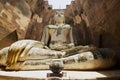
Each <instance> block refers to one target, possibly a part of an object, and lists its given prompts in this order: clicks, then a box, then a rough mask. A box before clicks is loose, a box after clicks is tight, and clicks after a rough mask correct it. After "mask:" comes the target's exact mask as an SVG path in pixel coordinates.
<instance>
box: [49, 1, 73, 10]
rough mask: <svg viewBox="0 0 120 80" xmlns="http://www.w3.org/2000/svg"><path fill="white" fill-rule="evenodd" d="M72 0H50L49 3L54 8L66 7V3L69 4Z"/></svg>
mask: <svg viewBox="0 0 120 80" xmlns="http://www.w3.org/2000/svg"><path fill="white" fill-rule="evenodd" d="M71 1H72V0H48V3H49V5H52V8H53V9H65V8H66V5H69V4H70V3H71Z"/></svg>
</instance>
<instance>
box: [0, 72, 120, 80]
mask: <svg viewBox="0 0 120 80" xmlns="http://www.w3.org/2000/svg"><path fill="white" fill-rule="evenodd" d="M47 73H51V71H50V70H40V71H0V80H47V77H46V76H47ZM62 73H64V75H63V77H62V80H120V70H106V71H62Z"/></svg>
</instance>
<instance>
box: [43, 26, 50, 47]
mask: <svg viewBox="0 0 120 80" xmlns="http://www.w3.org/2000/svg"><path fill="white" fill-rule="evenodd" d="M49 38H50V34H49V28H48V26H46V27H45V29H44V31H43V36H42V40H41V41H42V42H44V43H45V45H48V41H49Z"/></svg>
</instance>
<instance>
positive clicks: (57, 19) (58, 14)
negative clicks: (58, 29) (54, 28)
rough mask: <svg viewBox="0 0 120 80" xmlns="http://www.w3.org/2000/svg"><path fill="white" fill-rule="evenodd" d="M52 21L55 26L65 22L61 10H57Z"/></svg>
mask: <svg viewBox="0 0 120 80" xmlns="http://www.w3.org/2000/svg"><path fill="white" fill-rule="evenodd" d="M54 20H55V23H56V24H61V23H64V22H65V17H64V11H63V10H59V11H58V10H57V11H56V13H55V16H54Z"/></svg>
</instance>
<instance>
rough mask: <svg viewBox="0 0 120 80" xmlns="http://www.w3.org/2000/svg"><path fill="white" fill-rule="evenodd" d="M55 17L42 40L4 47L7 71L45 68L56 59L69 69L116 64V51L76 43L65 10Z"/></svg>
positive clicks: (2, 53) (0, 56) (1, 56)
mask: <svg viewBox="0 0 120 80" xmlns="http://www.w3.org/2000/svg"><path fill="white" fill-rule="evenodd" d="M54 20H55V24H54V25H47V26H46V27H45V29H44V33H43V38H42V40H41V41H36V40H19V41H17V42H14V43H13V44H11V45H10V46H9V47H7V48H3V49H2V50H0V60H1V62H0V65H2V66H4V69H5V70H37V69H39V70H41V69H49V67H48V64H50V61H51V60H53V59H60V60H62V61H63V63H64V69H68V70H95V69H105V68H109V67H112V66H113V65H115V61H114V51H112V50H110V49H107V48H106V49H99V48H96V47H95V46H89V45H86V46H82V45H79V46H74V43H73V36H72V27H71V26H70V25H69V24H65V23H64V22H65V18H64V14H63V12H59V11H58V12H56V14H55V16H54ZM108 60H109V61H108ZM106 64H107V65H106Z"/></svg>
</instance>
